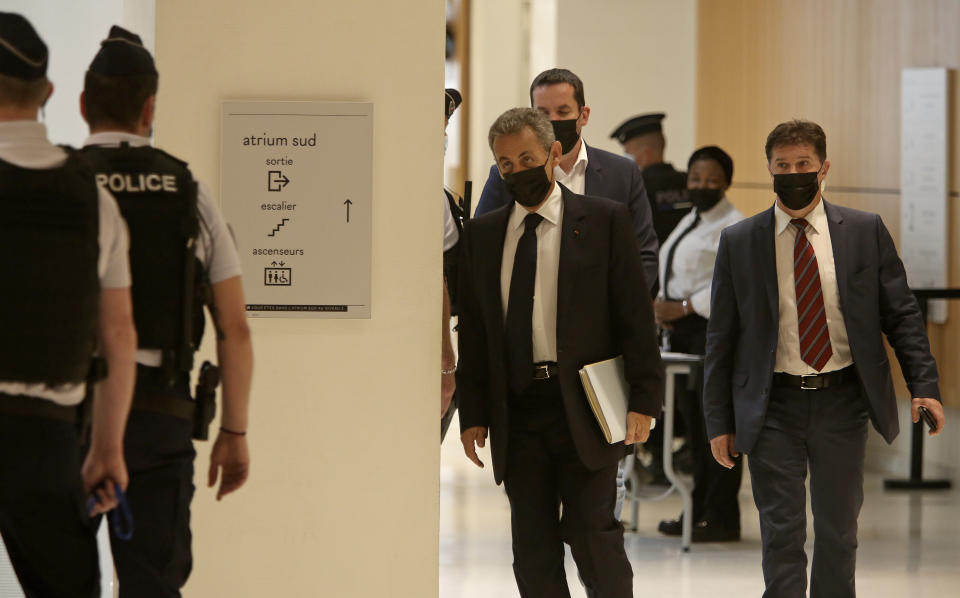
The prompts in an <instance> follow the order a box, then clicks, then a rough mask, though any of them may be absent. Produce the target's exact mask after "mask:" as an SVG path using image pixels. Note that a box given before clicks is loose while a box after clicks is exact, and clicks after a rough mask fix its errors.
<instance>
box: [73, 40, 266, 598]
mask: <svg viewBox="0 0 960 598" xmlns="http://www.w3.org/2000/svg"><path fill="white" fill-rule="evenodd" d="M157 82H158V75H157V71H156V68H155V66H154V62H153V57H152V56H151V55H150V53H149V52H148V51H147V50H146V49H145V48H144V47H143V45H142V44H141V41H140V38H139V37H138V36H137V35H135V34H133V33H130V32H129V31H126V30H124V29H122V28H120V27H116V26H115V27H113V28H111V30H110V33H109V35H108V38H107V39H106V40H104V41H103V42H102V44H101V47H100V51H99V52H98V53H97V55H96V57H95V58H94V59H93V62H92V63H91V64H90V67H89V70H88V71H87V73H86V77H85V80H84V91H83V94H82V96H81V98H80V105H81V111H82V113H83V117H84V119H85V120H86V121H87V123H88V124H89V126H90V132H91V135H90V137H89V138H88V139H87V140H86V142H85V144H84V146H85V147H84V150H83V154H84V157H85V158H86V159H87V160H88V161H89V162H90V163H91V164H92V165H93V168H94V170H95V172H96V173H97V174H96V176H97V179H98V180H99V181H100V182H101V183H102V184H103V185H104V186H105V187H106V188H107V189H112V190H113V191H112V193H113V194H114V195H115V196H116V198H117V202H118V203H119V205H120V210H121V212H122V213H123V216H124V218H125V219H126V221H127V224H128V226H129V227H130V239H131V241H130V267H131V273H132V277H133V291H132V292H133V315H134V319H135V322H136V326H137V332H138V338H139V348H138V351H137V384H136V389H135V392H134V400H133V409H132V411H131V414H130V421H129V424H128V432H127V437H126V440H125V443H124V451H125V455H126V459H127V463H128V464H129V468H130V491H129V493H128V499H129V501H130V505H131V508H132V511H133V515H134V519H135V521H136V526H137V528H136V533H135V535H134V537H133V540H132V541H129V542H123V541H116V539H115V538H112V540H113V541H112V542H111V545H112V549H113V556H114V562H115V564H116V568H117V574H118V577H119V585H120V595H121V596H124V597H127V596H129V597H133V596H136V597H137V598H144V597H150V596H179V595H180V588H181V587H182V586H183V585H184V583H186V580H187V577H188V575H189V574H190V570H191V566H192V555H191V549H190V538H191V536H190V502H191V499H192V497H193V467H194V466H193V462H194V457H195V452H194V448H193V443H192V440H191V438H192V437H194V438H205V433H206V424H207V423H208V421H206V417H207V415H208V414H209V413H210V412H209V411H208V409H209V407H210V403H209V401H210V400H212V397H209V396H208V395H211V394H212V392H213V389H212V387H213V386H215V384H213V385H209V384H207V381H208V380H207V379H208V374H210V372H208V371H205V370H201V374H200V380H201V382H199V383H198V390H199V389H200V387H201V386H206V388H205V389H203V390H202V391H200V392H198V395H199V396H197V397H196V400H193V399H192V398H191V396H190V390H189V382H190V372H191V369H192V367H193V356H194V352H195V350H196V349H197V347H198V345H199V343H200V337H201V334H202V330H203V311H202V306H203V303H204V296H205V295H206V292H205V290H206V288H207V286H208V283H209V286H210V288H211V289H212V302H211V303H210V305H209V309H210V312H211V315H212V319H213V324H214V328H215V330H216V335H217V353H218V357H219V360H220V363H221V365H222V368H223V413H222V419H221V427H220V432H219V434H218V435H217V438H216V441H215V443H214V446H213V449H212V452H211V457H210V469H209V474H208V484H209V485H210V486H213V485H214V484H215V483H216V480H217V477H218V475H220V476H221V482H220V488H219V490H218V491H217V499H218V500H219V499H220V498H221V497H223V496H224V495H225V494H228V493H230V492H232V491H234V490H236V489H237V488H239V487H240V486H241V485H242V484H243V483H244V482H245V480H246V478H247V474H248V470H249V465H250V457H249V453H248V449H247V441H246V432H247V415H248V414H247V412H248V403H249V396H250V382H251V372H252V368H253V350H252V347H251V342H250V331H249V329H248V327H247V323H246V312H245V303H244V298H243V289H242V285H241V279H240V262H239V257H238V255H237V252H236V248H235V246H234V244H233V241H232V238H231V236H230V233H229V230H228V229H227V226H226V224H225V222H224V220H223V217H222V215H221V214H220V212H219V211H218V209H217V208H216V205H215V204H214V203H213V200H212V199H211V197H210V196H209V195H208V194H207V193H204V192H203V190H202V189H201V190H198V184H197V182H196V181H195V180H194V178H193V175H192V174H191V172H190V170H189V169H188V168H187V165H186V164H185V163H184V162H182V161H180V160H178V159H176V158H174V157H173V156H171V155H169V154H167V153H166V152H163V151H162V150H159V149H156V148H153V147H151V145H150V139H149V136H150V134H151V129H152V124H153V116H154V108H155V102H156V92H157ZM205 367H206V366H205ZM208 399H209V400H208Z"/></svg>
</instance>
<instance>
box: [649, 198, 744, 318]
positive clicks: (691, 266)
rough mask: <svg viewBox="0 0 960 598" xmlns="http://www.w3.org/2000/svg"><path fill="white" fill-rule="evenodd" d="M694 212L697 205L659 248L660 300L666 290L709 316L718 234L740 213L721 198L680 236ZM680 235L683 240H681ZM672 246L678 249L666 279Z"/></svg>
mask: <svg viewBox="0 0 960 598" xmlns="http://www.w3.org/2000/svg"><path fill="white" fill-rule="evenodd" d="M696 215H697V209H696V208H694V209H693V210H691V211H690V212H688V213H687V214H685V215H684V217H683V218H681V219H680V222H678V223H677V226H676V227H675V228H674V229H673V231H672V232H671V233H670V236H668V237H667V240H666V241H664V243H663V247H661V248H660V280H661V281H662V282H664V283H665V284H664V286H662V287H661V288H660V299H665V298H666V295H665V292H666V291H667V290H669V291H670V297H671V298H672V299H675V300H680V299H689V300H690V307H691V308H692V309H693V311H694V312H696V313H697V314H699V315H701V316H703V317H704V318H708V319H709V318H710V287H711V285H712V284H713V267H714V264H715V263H716V261H717V248H718V247H719V246H720V233H721V232H722V231H723V229H725V228H727V227H728V226H730V225H731V224H734V223H736V222H739V221H741V220H743V214H741V213H740V211H739V210H737V208H735V207H734V206H733V204H732V203H730V201H729V200H727V198H726V197H724V198H723V199H721V200H720V201H719V202H717V205H715V206H713V207H712V208H711V209H709V210H707V211H706V212H703V213H702V214H700V223H699V224H697V226H696V227H695V228H694V229H693V230H691V231H690V232H689V233H687V234H686V235H683V232H684V231H685V230H687V229H688V228H690V225H691V224H693V220H694V218H696ZM681 235H683V239H680V236H681ZM678 240H679V245H677V241H678ZM674 245H676V247H677V249H676V251H675V252H674V254H673V263H672V269H673V273H672V274H671V275H670V280H669V281H668V280H667V276H666V274H667V257H668V256H669V255H670V250H671V248H672V247H673V246H674Z"/></svg>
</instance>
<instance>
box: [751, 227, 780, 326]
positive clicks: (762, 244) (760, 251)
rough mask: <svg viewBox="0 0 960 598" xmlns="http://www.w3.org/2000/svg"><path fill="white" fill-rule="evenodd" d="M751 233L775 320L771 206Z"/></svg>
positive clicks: (777, 311)
mask: <svg viewBox="0 0 960 598" xmlns="http://www.w3.org/2000/svg"><path fill="white" fill-rule="evenodd" d="M753 234H754V250H755V253H754V255H756V256H758V258H759V260H758V261H759V262H760V275H761V277H762V280H763V281H764V286H765V287H766V289H767V305H768V307H769V308H770V315H771V316H772V317H773V321H774V322H777V321H779V317H780V307H779V304H780V290H779V288H778V287H777V245H776V235H777V227H776V218H774V216H773V208H770V209H769V210H767V211H766V212H765V213H764V214H763V218H762V219H761V222H760V226H758V227H756V228H755V229H753Z"/></svg>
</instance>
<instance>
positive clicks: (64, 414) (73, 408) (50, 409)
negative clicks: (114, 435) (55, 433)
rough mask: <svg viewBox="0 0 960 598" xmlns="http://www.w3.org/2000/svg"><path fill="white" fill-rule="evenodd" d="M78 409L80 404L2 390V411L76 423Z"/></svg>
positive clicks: (0, 399)
mask: <svg viewBox="0 0 960 598" xmlns="http://www.w3.org/2000/svg"><path fill="white" fill-rule="evenodd" d="M78 411H79V406H78V405H58V404H57V403H54V402H53V401H49V400H47V399H42V398H38V397H29V396H26V395H8V394H6V393H2V392H0V413H7V414H10V415H26V416H30V417H42V418H45V419H53V420H57V421H62V422H65V423H68V424H75V423H77V415H78Z"/></svg>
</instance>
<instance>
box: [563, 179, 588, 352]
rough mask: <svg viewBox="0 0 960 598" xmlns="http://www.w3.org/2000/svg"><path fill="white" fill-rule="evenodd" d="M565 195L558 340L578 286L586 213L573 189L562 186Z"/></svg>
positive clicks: (568, 316)
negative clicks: (574, 291)
mask: <svg viewBox="0 0 960 598" xmlns="http://www.w3.org/2000/svg"><path fill="white" fill-rule="evenodd" d="M560 190H561V192H562V195H563V221H562V222H561V228H562V230H561V233H560V266H559V269H558V271H557V341H558V342H559V340H560V338H561V336H562V323H563V322H568V321H570V314H569V313H568V309H569V306H570V305H571V302H572V301H573V289H574V288H576V272H577V264H579V263H580V261H581V260H580V255H581V251H582V248H581V246H580V245H581V243H583V241H582V240H581V234H582V233H581V231H582V229H583V225H584V220H585V219H586V213H585V212H584V211H583V206H582V205H580V201H579V200H578V198H577V196H576V195H574V193H573V192H572V191H570V190H569V189H567V188H566V187H564V186H562V185H561V187H560Z"/></svg>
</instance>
